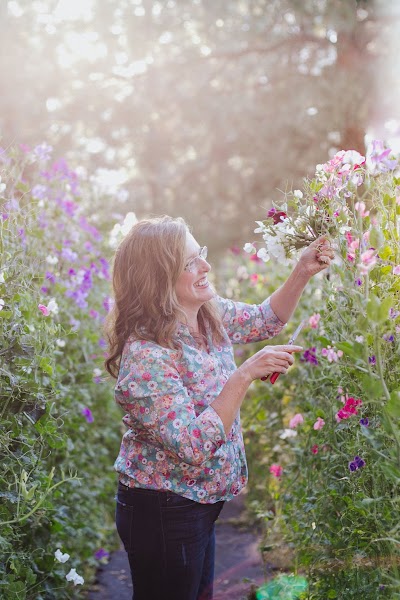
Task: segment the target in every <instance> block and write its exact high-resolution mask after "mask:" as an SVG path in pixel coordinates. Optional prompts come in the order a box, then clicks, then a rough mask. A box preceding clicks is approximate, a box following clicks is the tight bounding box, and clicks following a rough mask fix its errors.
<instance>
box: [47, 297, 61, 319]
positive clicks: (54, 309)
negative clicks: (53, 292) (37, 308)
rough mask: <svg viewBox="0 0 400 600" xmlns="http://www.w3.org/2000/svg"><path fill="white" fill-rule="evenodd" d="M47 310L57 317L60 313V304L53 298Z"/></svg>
mask: <svg viewBox="0 0 400 600" xmlns="http://www.w3.org/2000/svg"><path fill="white" fill-rule="evenodd" d="M47 310H48V311H49V312H51V313H53V315H56V314H57V313H58V304H57V302H56V300H55V298H51V300H50V302H49V303H48V305H47Z"/></svg>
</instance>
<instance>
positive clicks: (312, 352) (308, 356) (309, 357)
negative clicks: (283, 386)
mask: <svg viewBox="0 0 400 600" xmlns="http://www.w3.org/2000/svg"><path fill="white" fill-rule="evenodd" d="M316 352H317V349H316V347H315V346H313V347H312V348H308V349H307V350H305V352H303V356H302V357H301V359H300V360H301V361H302V362H309V363H311V364H312V365H318V359H317V353H316Z"/></svg>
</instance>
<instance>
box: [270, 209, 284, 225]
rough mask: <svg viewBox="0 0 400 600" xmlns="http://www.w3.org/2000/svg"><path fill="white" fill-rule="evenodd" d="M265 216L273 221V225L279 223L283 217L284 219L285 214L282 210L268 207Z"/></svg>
mask: <svg viewBox="0 0 400 600" xmlns="http://www.w3.org/2000/svg"><path fill="white" fill-rule="evenodd" d="M267 217H268V218H269V219H272V220H273V221H274V225H277V224H278V223H280V222H281V221H282V220H283V219H286V217H287V214H286V213H285V212H283V211H282V210H276V208H270V209H269V211H268V212H267Z"/></svg>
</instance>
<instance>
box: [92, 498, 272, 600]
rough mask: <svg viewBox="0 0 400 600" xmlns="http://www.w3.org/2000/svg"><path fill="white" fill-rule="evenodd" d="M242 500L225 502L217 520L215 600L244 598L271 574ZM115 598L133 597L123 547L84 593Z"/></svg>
mask: <svg viewBox="0 0 400 600" xmlns="http://www.w3.org/2000/svg"><path fill="white" fill-rule="evenodd" d="M243 503H244V501H243V496H238V497H237V498H235V499H234V500H232V501H231V502H226V503H225V506H224V508H223V510H222V512H221V515H220V517H219V519H218V521H217V524H216V531H217V536H216V537H217V545H216V558H215V585H214V600H247V599H248V598H249V597H251V595H252V594H251V592H252V590H253V591H254V589H255V588H256V587H259V586H260V585H261V584H262V583H264V581H265V578H266V577H267V576H268V575H270V573H267V572H266V569H265V566H264V565H263V560H262V557H261V553H260V551H259V544H260V532H259V531H257V529H255V528H249V526H248V525H247V526H246V525H245V524H244V522H243V513H244V507H243ZM268 571H270V568H269V569H268ZM116 599H118V600H132V583H131V578H130V572H129V564H128V560H127V558H126V554H125V551H124V550H122V549H121V550H118V551H116V552H114V553H113V554H112V555H111V558H110V561H109V562H108V564H107V565H105V566H103V567H102V568H101V569H99V571H98V573H97V580H96V582H95V584H94V585H93V586H92V587H91V589H90V591H89V594H88V596H87V600H116Z"/></svg>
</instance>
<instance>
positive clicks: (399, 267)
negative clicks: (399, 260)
mask: <svg viewBox="0 0 400 600" xmlns="http://www.w3.org/2000/svg"><path fill="white" fill-rule="evenodd" d="M393 275H400V265H396V266H395V267H393Z"/></svg>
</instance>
